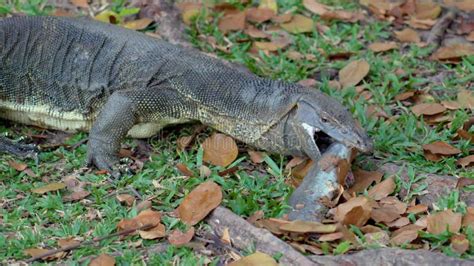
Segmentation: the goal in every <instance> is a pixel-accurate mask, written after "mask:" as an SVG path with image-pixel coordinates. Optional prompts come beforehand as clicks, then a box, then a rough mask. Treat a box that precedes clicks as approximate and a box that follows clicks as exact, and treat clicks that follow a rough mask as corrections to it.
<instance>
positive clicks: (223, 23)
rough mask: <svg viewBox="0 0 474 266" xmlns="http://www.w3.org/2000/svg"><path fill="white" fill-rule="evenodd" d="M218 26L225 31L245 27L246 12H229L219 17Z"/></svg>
mask: <svg viewBox="0 0 474 266" xmlns="http://www.w3.org/2000/svg"><path fill="white" fill-rule="evenodd" d="M218 28H219V30H220V31H222V32H223V33H227V32H229V31H238V30H244V29H245V12H238V13H233V14H227V15H225V16H223V17H222V18H221V19H219V23H218Z"/></svg>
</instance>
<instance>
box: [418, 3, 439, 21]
mask: <svg viewBox="0 0 474 266" xmlns="http://www.w3.org/2000/svg"><path fill="white" fill-rule="evenodd" d="M440 14H441V6H440V5H438V4H436V3H434V2H432V1H416V2H415V16H416V18H418V19H436V18H437V17H439V15H440Z"/></svg>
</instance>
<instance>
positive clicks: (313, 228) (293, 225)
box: [280, 220, 336, 234]
mask: <svg viewBox="0 0 474 266" xmlns="http://www.w3.org/2000/svg"><path fill="white" fill-rule="evenodd" d="M280 230H282V231H287V232H293V233H303V234H304V233H334V232H335V231H336V225H335V224H322V223H318V222H312V221H301V220H295V221H291V222H289V223H287V224H283V225H282V226H280Z"/></svg>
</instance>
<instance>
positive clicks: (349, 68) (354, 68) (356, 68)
mask: <svg viewBox="0 0 474 266" xmlns="http://www.w3.org/2000/svg"><path fill="white" fill-rule="evenodd" d="M369 70H370V65H369V63H367V61H365V60H363V59H361V60H356V61H352V62H350V63H349V64H348V65H346V66H345V67H344V68H342V69H341V70H340V71H339V82H340V83H341V85H342V87H343V88H347V87H350V86H355V85H357V84H358V83H359V82H360V81H361V80H362V79H364V77H365V76H367V74H368V73H369Z"/></svg>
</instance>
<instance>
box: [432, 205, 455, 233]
mask: <svg viewBox="0 0 474 266" xmlns="http://www.w3.org/2000/svg"><path fill="white" fill-rule="evenodd" d="M427 219H428V228H427V232H429V233H432V234H436V235H439V234H441V233H443V232H444V231H445V230H448V231H449V232H451V233H457V232H459V229H461V222H462V215H461V214H460V213H454V212H453V211H452V210H445V211H441V212H437V213H435V214H429V215H428V216H427Z"/></svg>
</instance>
